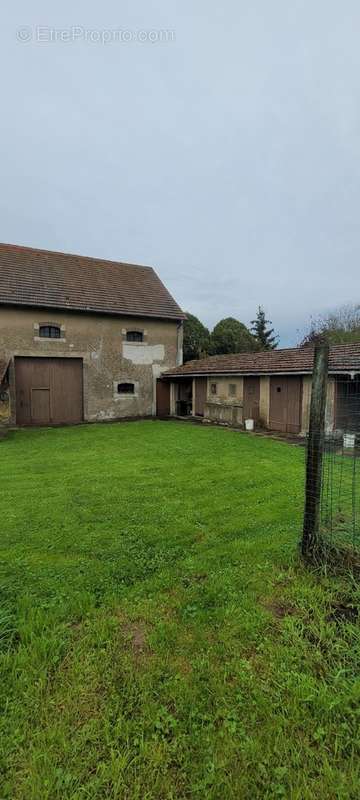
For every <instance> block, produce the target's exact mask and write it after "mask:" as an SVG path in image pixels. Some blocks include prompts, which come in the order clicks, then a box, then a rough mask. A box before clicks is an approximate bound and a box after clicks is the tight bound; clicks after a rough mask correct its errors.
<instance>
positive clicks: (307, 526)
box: [301, 342, 329, 556]
mask: <svg viewBox="0 0 360 800" xmlns="http://www.w3.org/2000/svg"><path fill="white" fill-rule="evenodd" d="M328 366H329V344H328V343H327V342H322V343H321V344H318V345H316V347H315V352H314V368H313V379H312V391H311V405H310V426H309V440H308V451H307V461H306V484H305V511H304V528H303V536H302V543H301V550H302V553H303V555H304V556H307V555H310V554H311V553H312V552H313V551H314V550H315V549H316V547H317V545H318V544H319V539H320V502H321V478H322V458H323V450H324V440H325V408H326V390H327V377H328Z"/></svg>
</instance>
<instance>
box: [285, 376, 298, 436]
mask: <svg viewBox="0 0 360 800" xmlns="http://www.w3.org/2000/svg"><path fill="white" fill-rule="evenodd" d="M301 387H302V381H301V378H298V377H297V376H294V377H291V378H288V403H287V424H286V430H287V433H300V430H301Z"/></svg>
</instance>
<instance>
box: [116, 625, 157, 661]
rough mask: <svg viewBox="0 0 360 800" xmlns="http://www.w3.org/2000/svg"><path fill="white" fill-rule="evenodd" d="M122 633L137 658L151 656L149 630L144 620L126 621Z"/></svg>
mask: <svg viewBox="0 0 360 800" xmlns="http://www.w3.org/2000/svg"><path fill="white" fill-rule="evenodd" d="M122 634H123V635H124V638H125V640H126V645H127V646H128V648H129V649H130V651H131V653H132V654H133V656H134V657H135V659H141V658H144V657H150V655H151V648H150V646H149V643H148V630H147V626H146V623H145V622H144V620H136V621H133V622H124V624H123V625H122Z"/></svg>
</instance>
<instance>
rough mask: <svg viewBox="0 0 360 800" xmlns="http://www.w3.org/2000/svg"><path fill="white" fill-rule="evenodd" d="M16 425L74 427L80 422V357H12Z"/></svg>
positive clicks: (81, 417)
mask: <svg viewBox="0 0 360 800" xmlns="http://www.w3.org/2000/svg"><path fill="white" fill-rule="evenodd" d="M15 391H16V421H17V424H18V425H61V424H71V423H72V424H75V423H78V422H81V421H82V419H83V363H82V359H81V358H26V357H24V358H22V357H21V358H15Z"/></svg>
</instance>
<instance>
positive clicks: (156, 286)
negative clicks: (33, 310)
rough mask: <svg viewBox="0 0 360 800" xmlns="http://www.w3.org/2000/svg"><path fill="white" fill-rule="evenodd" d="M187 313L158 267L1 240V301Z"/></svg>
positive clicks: (168, 314)
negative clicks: (5, 242) (8, 242)
mask: <svg viewBox="0 0 360 800" xmlns="http://www.w3.org/2000/svg"><path fill="white" fill-rule="evenodd" d="M4 303H6V304H9V305H20V306H41V307H46V308H58V309H64V310H65V309H68V310H74V311H84V312H95V313H101V314H123V315H131V316H141V317H157V318H159V317H160V318H165V319H184V318H185V314H184V313H183V312H182V311H181V309H180V307H179V306H178V304H177V303H176V302H175V300H174V298H173V297H172V296H171V294H170V293H169V292H168V290H167V289H166V288H165V286H164V284H163V283H162V282H161V280H160V278H159V277H158V275H157V274H156V272H155V271H154V270H153V268H152V267H143V266H139V265H136V264H127V263H123V262H120V261H106V260H104V259H100V258H89V257H88V256H78V255H72V254H70V253H57V252H53V251H50V250H38V249H35V248H32V247H21V246H19V245H13V244H0V304H4Z"/></svg>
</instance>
